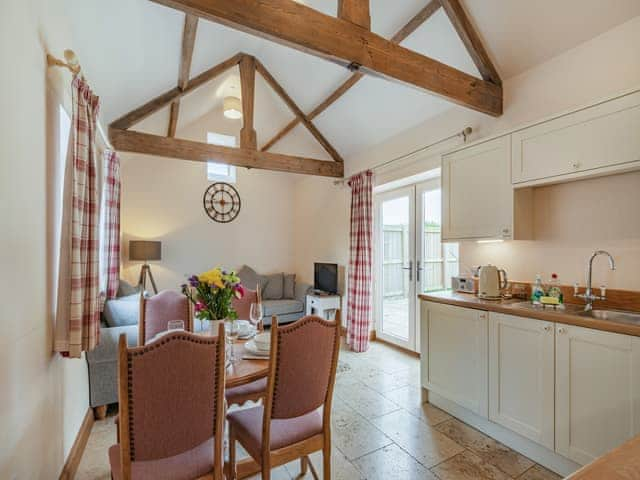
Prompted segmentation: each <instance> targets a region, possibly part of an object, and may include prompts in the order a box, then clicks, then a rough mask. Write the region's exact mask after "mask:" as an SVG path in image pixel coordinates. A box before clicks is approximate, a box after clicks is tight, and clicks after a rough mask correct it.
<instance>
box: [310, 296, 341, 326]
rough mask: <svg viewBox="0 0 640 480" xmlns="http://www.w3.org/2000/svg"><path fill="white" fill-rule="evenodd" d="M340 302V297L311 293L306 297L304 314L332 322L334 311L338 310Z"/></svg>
mask: <svg viewBox="0 0 640 480" xmlns="http://www.w3.org/2000/svg"><path fill="white" fill-rule="evenodd" d="M340 300H341V297H340V295H330V294H326V293H323V294H317V293H311V294H309V295H307V305H306V314H307V315H317V316H319V317H322V318H324V319H325V320H333V319H334V318H335V314H336V310H338V309H339V308H340Z"/></svg>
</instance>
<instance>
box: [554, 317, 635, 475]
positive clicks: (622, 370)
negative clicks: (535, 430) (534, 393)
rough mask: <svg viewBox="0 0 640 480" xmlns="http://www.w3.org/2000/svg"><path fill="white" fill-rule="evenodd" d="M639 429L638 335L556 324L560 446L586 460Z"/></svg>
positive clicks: (574, 457) (567, 453)
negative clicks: (632, 335)
mask: <svg viewBox="0 0 640 480" xmlns="http://www.w3.org/2000/svg"><path fill="white" fill-rule="evenodd" d="M638 433H640V339H639V338H637V337H631V336H628V335H621V334H616V333H609V332H602V331H598V330H591V329H588V328H581V327H576V326H569V325H562V324H557V326H556V451H557V452H558V453H559V454H561V455H564V456H565V457H568V458H570V459H571V460H574V461H575V462H577V463H580V464H586V463H589V462H591V461H592V460H594V459H595V458H597V457H599V456H601V455H603V454H604V453H605V452H607V451H609V450H611V449H613V448H614V447H616V446H618V445H620V444H622V443H623V442H624V441H626V440H628V439H630V438H631V437H633V436H635V435H637V434H638Z"/></svg>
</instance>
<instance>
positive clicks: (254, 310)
mask: <svg viewBox="0 0 640 480" xmlns="http://www.w3.org/2000/svg"><path fill="white" fill-rule="evenodd" d="M263 315H264V311H263V309H262V304H261V303H252V304H251V309H250V310H249V320H250V321H251V324H252V325H253V326H254V327H256V330H262V328H261V327H262V322H261V320H262V316H263Z"/></svg>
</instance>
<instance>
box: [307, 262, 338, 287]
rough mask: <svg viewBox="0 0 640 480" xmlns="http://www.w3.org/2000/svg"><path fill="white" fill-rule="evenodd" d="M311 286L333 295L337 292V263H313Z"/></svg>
mask: <svg viewBox="0 0 640 480" xmlns="http://www.w3.org/2000/svg"><path fill="white" fill-rule="evenodd" d="M313 271H314V275H313V288H314V289H315V290H318V291H321V292H325V293H330V294H332V295H335V294H336V293H338V264H337V263H314V264H313Z"/></svg>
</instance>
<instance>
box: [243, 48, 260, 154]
mask: <svg viewBox="0 0 640 480" xmlns="http://www.w3.org/2000/svg"><path fill="white" fill-rule="evenodd" d="M240 91H241V93H242V129H241V130H240V148H250V149H253V150H255V149H256V148H257V138H256V130H255V128H254V116H255V115H254V113H255V97H256V59H255V58H254V57H252V56H251V55H243V56H242V59H241V60H240Z"/></svg>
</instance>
